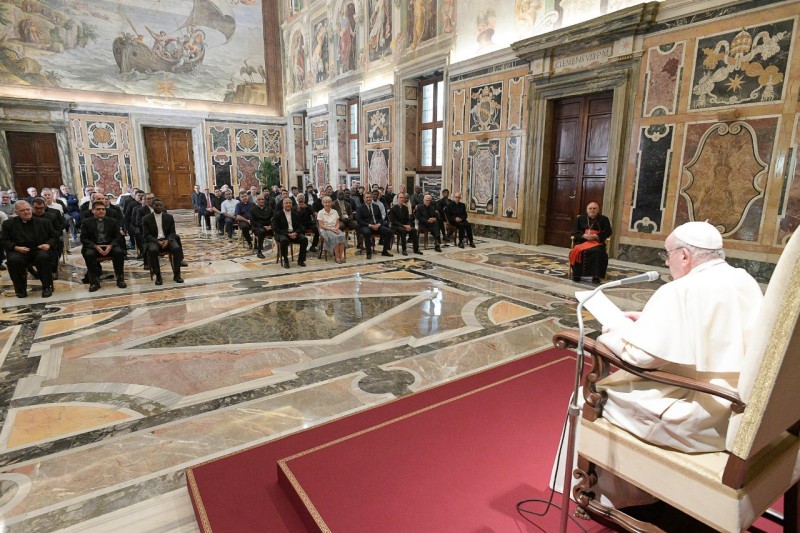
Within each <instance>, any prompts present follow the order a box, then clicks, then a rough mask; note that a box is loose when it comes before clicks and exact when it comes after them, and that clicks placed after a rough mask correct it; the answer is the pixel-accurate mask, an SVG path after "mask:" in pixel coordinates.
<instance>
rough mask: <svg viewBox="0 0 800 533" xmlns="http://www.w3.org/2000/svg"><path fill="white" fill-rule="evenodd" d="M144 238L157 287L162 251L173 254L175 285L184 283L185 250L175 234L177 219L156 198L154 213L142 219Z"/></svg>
mask: <svg viewBox="0 0 800 533" xmlns="http://www.w3.org/2000/svg"><path fill="white" fill-rule="evenodd" d="M142 237H143V240H144V245H145V250H146V253H147V264H148V265H150V268H151V269H152V270H153V273H154V274H155V276H156V285H161V284H162V283H163V281H162V280H161V265H160V264H159V262H158V254H159V252H161V251H162V250H169V252H170V253H171V254H172V273H173V276H172V279H173V280H174V281H175V283H183V278H182V277H181V262H182V261H183V248H182V247H181V242H180V239H179V238H178V234H177V233H175V219H174V218H173V217H172V215H170V214H169V213H166V212H165V211H164V202H162V201H161V200H159V199H158V198H155V199H154V200H153V212H152V213H150V214H149V215H145V216H144V218H142Z"/></svg>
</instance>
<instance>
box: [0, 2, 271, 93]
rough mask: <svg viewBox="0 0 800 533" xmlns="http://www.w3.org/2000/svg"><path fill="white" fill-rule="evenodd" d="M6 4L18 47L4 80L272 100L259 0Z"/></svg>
mask: <svg viewBox="0 0 800 533" xmlns="http://www.w3.org/2000/svg"><path fill="white" fill-rule="evenodd" d="M0 9H2V13H3V16H2V17H0V33H2V34H3V35H4V36H5V39H6V40H5V42H4V47H5V48H6V49H7V50H13V52H14V53H13V54H11V55H4V56H3V58H2V59H0V63H3V64H4V69H3V70H4V71H5V78H4V83H6V84H11V85H23V86H26V87H29V86H33V87H42V88H58V89H72V90H81V91H99V92H107V93H116V94H131V95H144V96H148V97H151V98H172V97H177V98H190V99H195V100H207V101H212V102H232V103H247V104H256V105H265V104H267V103H268V102H267V89H266V85H265V82H266V71H265V69H264V40H263V22H262V17H261V12H262V6H261V0H246V1H236V2H233V1H230V0H173V1H172V2H160V1H156V2H139V1H137V0H116V1H114V2H99V1H72V0H70V1H66V0H35V1H34V0H14V1H7V2H3V3H2V4H0ZM220 80H224V81H228V80H230V84H228V85H226V83H220Z"/></svg>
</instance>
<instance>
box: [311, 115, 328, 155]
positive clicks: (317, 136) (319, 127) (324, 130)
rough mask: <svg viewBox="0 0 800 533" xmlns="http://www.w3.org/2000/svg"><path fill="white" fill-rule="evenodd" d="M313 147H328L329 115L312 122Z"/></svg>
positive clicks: (325, 148)
mask: <svg viewBox="0 0 800 533" xmlns="http://www.w3.org/2000/svg"><path fill="white" fill-rule="evenodd" d="M311 148H312V150H327V149H328V117H327V116H325V118H324V119H322V120H314V121H312V122H311Z"/></svg>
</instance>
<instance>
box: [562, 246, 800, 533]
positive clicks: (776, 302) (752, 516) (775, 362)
mask: <svg viewBox="0 0 800 533" xmlns="http://www.w3.org/2000/svg"><path fill="white" fill-rule="evenodd" d="M799 256H800V231H797V232H795V234H794V235H793V236H792V237H791V239H790V240H789V242H788V244H787V245H786V248H785V249H784V252H783V254H781V257H780V260H779V261H778V264H777V266H776V268H775V272H774V273H773V275H772V278H771V280H770V283H769V286H768V287H767V292H766V294H765V297H764V300H763V303H762V307H761V310H760V312H759V318H758V324H759V325H760V326H759V329H758V333H757V334H756V336H755V338H753V339H751V340H750V344H749V347H748V350H747V354H746V356H745V363H744V364H745V367H744V368H743V369H742V372H741V375H740V377H739V384H738V390H737V392H736V393H732V392H730V391H728V390H727V389H722V388H719V387H715V386H713V385H709V384H707V383H701V382H695V381H693V380H692V379H689V378H685V377H682V376H676V375H673V374H669V373H667V372H663V371H648V370H642V369H638V368H636V367H633V366H631V365H629V364H627V363H625V362H624V361H621V360H619V359H618V358H617V357H616V356H615V355H614V354H613V353H612V352H611V351H610V350H608V349H607V348H606V347H605V346H603V345H602V344H600V343H597V342H594V341H592V340H591V339H586V347H585V348H586V351H587V352H589V353H591V355H592V360H593V363H594V366H593V368H592V370H591V372H590V373H589V374H588V376H587V379H586V381H585V382H584V397H585V399H586V403H585V405H584V409H583V414H582V417H581V420H580V424H581V430H580V439H579V441H578V445H577V450H578V468H577V469H576V470H575V471H574V473H575V476H576V478H578V480H579V481H578V483H577V484H576V485H575V487H574V488H573V496H574V498H575V500H576V501H577V502H578V505H579V507H580V509H581V510H583V511H584V512H585V513H587V514H588V515H589V516H590V517H602V518H604V519H607V520H611V521H613V522H615V523H617V524H618V525H620V526H621V527H623V528H625V529H626V530H628V531H661V530H660V529H658V528H657V527H655V526H653V525H652V524H643V523H642V522H638V521H637V520H635V519H633V518H631V517H630V516H628V515H626V514H624V513H622V512H621V511H619V510H616V509H612V508H609V507H606V506H604V505H602V504H601V503H600V502H599V500H598V499H595V494H594V493H593V492H592V486H593V485H594V483H596V479H597V478H596V474H595V467H596V466H600V467H602V468H603V469H604V470H605V471H606V472H604V473H603V475H606V473H610V474H613V475H615V476H618V477H620V478H622V479H624V480H626V481H628V482H629V483H632V484H633V485H635V486H637V487H639V488H641V489H642V490H644V491H646V492H648V493H650V494H652V495H653V496H654V497H656V498H658V499H659V500H661V501H663V502H665V503H667V504H669V505H671V506H672V507H675V508H677V509H680V510H681V511H683V512H685V513H686V514H688V515H690V516H692V517H694V518H696V519H697V520H699V521H701V522H703V523H705V524H707V525H709V526H710V527H712V528H714V529H716V530H718V531H736V532H738V531H744V530H746V529H747V528H748V527H750V525H751V524H752V523H753V522H754V521H755V520H756V519H757V518H758V517H759V516H761V515H762V514H764V513H765V512H767V511H768V509H769V506H770V505H771V504H772V503H773V502H774V501H775V500H777V499H778V498H779V497H780V496H781V495H784V509H785V510H784V517H783V520H782V522H783V525H784V531H792V532H797V531H798V529H799V528H800V523H799V522H798V520H800V518H798V505H799V504H800V501H799V500H800V490H798V487H799V486H800V483H799V482H798V480H800V439H799V438H798V434H799V433H800V383H799V381H800V331H798V328H797V322H798V314H800V262H798V257H799ZM553 340H554V342H555V343H556V345H557V346H561V347H566V346H576V345H577V341H578V338H577V335H576V334H575V333H573V332H563V333H559V334H557V335H556V336H555V337H554V339H553ZM609 365H613V366H617V367H619V368H621V369H624V370H626V371H628V372H631V373H633V374H636V375H639V376H642V377H644V378H646V379H650V380H652V381H656V382H660V383H667V384H671V385H678V386H681V387H684V388H687V389H691V390H696V391H702V392H706V393H709V394H713V395H715V396H719V397H721V398H725V399H727V400H728V401H730V402H731V419H730V424H729V427H728V433H727V437H726V450H725V451H721V452H711V453H691V454H690V453H684V452H680V451H676V450H673V449H669V448H665V447H660V446H656V445H653V444H650V443H648V442H645V441H642V440H640V439H638V438H637V437H634V436H633V435H631V434H630V433H628V432H627V431H625V430H624V429H621V428H619V427H618V426H615V425H613V424H611V423H609V422H608V420H606V419H604V418H603V403H604V402H605V397H604V393H603V392H602V390H601V389H600V390H598V388H596V384H597V382H598V381H600V380H601V379H603V378H604V377H605V376H607V375H608V373H609ZM772 514H773V518H774V515H775V513H772ZM778 518H780V517H778Z"/></svg>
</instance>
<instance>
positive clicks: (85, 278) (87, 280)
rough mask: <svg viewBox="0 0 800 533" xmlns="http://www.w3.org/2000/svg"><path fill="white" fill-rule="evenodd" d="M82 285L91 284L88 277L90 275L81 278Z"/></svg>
mask: <svg viewBox="0 0 800 533" xmlns="http://www.w3.org/2000/svg"><path fill="white" fill-rule="evenodd" d="M81 283H83V284H86V283H89V276H88V274H87V275H86V276H83V277H82V278H81Z"/></svg>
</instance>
